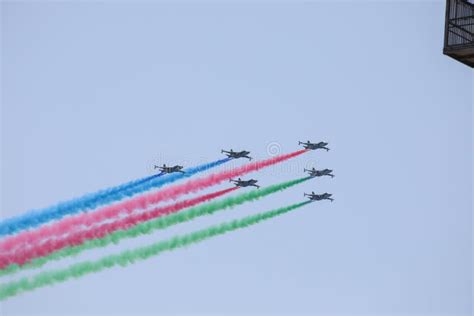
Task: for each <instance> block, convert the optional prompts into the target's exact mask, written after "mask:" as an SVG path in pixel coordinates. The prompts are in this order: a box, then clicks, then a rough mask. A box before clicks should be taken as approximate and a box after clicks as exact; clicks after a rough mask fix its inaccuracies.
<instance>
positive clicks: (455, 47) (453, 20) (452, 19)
mask: <svg viewBox="0 0 474 316" xmlns="http://www.w3.org/2000/svg"><path fill="white" fill-rule="evenodd" d="M443 53H444V54H445V55H448V56H450V57H452V58H454V59H456V60H458V61H460V62H462V63H464V64H466V65H468V66H470V67H473V68H474V4H473V3H472V1H467V0H447V4H446V26H445V35H444V49H443Z"/></svg>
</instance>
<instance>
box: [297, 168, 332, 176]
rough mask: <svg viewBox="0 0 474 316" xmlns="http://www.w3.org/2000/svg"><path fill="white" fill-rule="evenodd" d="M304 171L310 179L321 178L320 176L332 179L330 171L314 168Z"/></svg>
mask: <svg viewBox="0 0 474 316" xmlns="http://www.w3.org/2000/svg"><path fill="white" fill-rule="evenodd" d="M304 171H305V172H306V171H308V173H309V176H310V177H313V178H315V177H322V176H329V177H331V178H334V175H333V174H332V170H331V169H323V170H316V169H315V168H313V169H304Z"/></svg>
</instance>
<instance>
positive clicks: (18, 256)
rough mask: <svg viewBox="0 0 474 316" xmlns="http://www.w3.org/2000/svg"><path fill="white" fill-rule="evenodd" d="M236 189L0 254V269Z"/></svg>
mask: <svg viewBox="0 0 474 316" xmlns="http://www.w3.org/2000/svg"><path fill="white" fill-rule="evenodd" d="M237 189H238V187H233V188H230V189H225V190H221V191H217V192H213V193H209V194H206V195H202V196H198V197H196V198H193V199H189V200H185V201H181V202H178V203H175V204H172V205H167V206H163V207H158V208H155V209H153V210H151V211H149V212H144V213H139V214H133V215H130V216H128V217H125V218H120V219H118V220H116V221H113V222H110V223H106V224H103V225H100V226H96V227H91V228H90V229H88V230H81V231H76V232H74V233H72V234H69V235H65V236H64V238H53V239H49V240H47V241H46V242H44V243H42V244H40V245H36V246H34V247H31V248H24V249H21V250H19V251H15V252H14V253H13V254H8V255H5V254H1V255H0V268H4V267H6V266H8V265H10V264H12V263H16V264H19V265H23V264H25V263H26V262H29V261H31V260H32V259H34V258H37V257H42V256H46V255H49V254H50V253H52V252H54V251H57V250H60V249H62V248H64V247H69V246H77V245H80V244H82V243H83V242H85V241H86V240H88V239H96V238H102V237H104V236H106V235H108V234H110V233H112V232H114V231H116V230H126V229H129V228H130V227H132V226H135V225H137V224H139V223H142V222H146V221H148V220H151V219H154V218H157V217H160V216H163V215H167V214H171V213H175V212H178V211H180V210H182V209H184V208H187V207H192V206H195V205H197V204H199V203H203V202H206V201H209V200H212V199H215V198H218V197H220V196H222V195H224V194H227V193H230V192H232V191H235V190H237Z"/></svg>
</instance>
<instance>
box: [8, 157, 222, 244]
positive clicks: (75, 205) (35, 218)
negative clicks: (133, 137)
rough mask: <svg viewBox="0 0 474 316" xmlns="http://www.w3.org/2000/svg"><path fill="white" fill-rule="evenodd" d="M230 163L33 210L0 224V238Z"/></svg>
mask: <svg viewBox="0 0 474 316" xmlns="http://www.w3.org/2000/svg"><path fill="white" fill-rule="evenodd" d="M229 160H230V158H225V159H220V160H217V161H214V162H210V163H207V164H204V165H200V166H196V167H192V168H188V169H186V170H185V173H173V174H166V175H165V176H162V175H163V174H157V175H153V176H149V177H146V178H143V179H140V180H136V181H132V182H129V183H128V184H124V185H121V186H117V187H114V188H111V189H108V190H102V191H99V192H98V193H92V194H87V195H85V196H83V197H81V198H77V199H74V200H71V201H68V202H62V203H59V204H57V205H54V206H51V207H47V208H43V209H39V210H33V211H30V212H28V213H26V214H23V215H20V216H16V217H12V218H9V219H6V220H4V221H2V222H0V236H4V235H10V234H13V233H16V232H19V231H22V230H25V229H28V228H33V227H37V226H39V225H41V224H44V223H47V222H49V221H53V220H58V219H61V218H63V217H64V216H66V215H71V214H75V213H78V212H87V211H89V210H91V209H94V208H96V207H99V206H101V205H105V204H109V203H112V202H116V201H120V200H122V199H125V198H128V197H132V196H134V195H136V194H138V193H142V192H145V191H148V190H151V189H154V188H159V187H161V186H163V185H165V184H169V183H172V182H175V181H177V180H179V179H183V178H188V177H191V176H192V175H194V174H196V173H199V172H203V171H206V170H208V169H211V168H213V167H217V166H219V165H221V164H223V163H226V162H227V161H229Z"/></svg>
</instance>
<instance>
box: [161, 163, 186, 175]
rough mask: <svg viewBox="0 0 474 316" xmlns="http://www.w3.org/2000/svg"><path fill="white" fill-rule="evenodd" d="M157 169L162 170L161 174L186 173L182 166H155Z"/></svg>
mask: <svg viewBox="0 0 474 316" xmlns="http://www.w3.org/2000/svg"><path fill="white" fill-rule="evenodd" d="M155 169H160V171H161V172H163V173H173V172H181V173H184V171H183V170H181V169H183V166H180V165H176V166H173V167H167V166H166V165H165V164H163V166H157V165H155Z"/></svg>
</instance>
